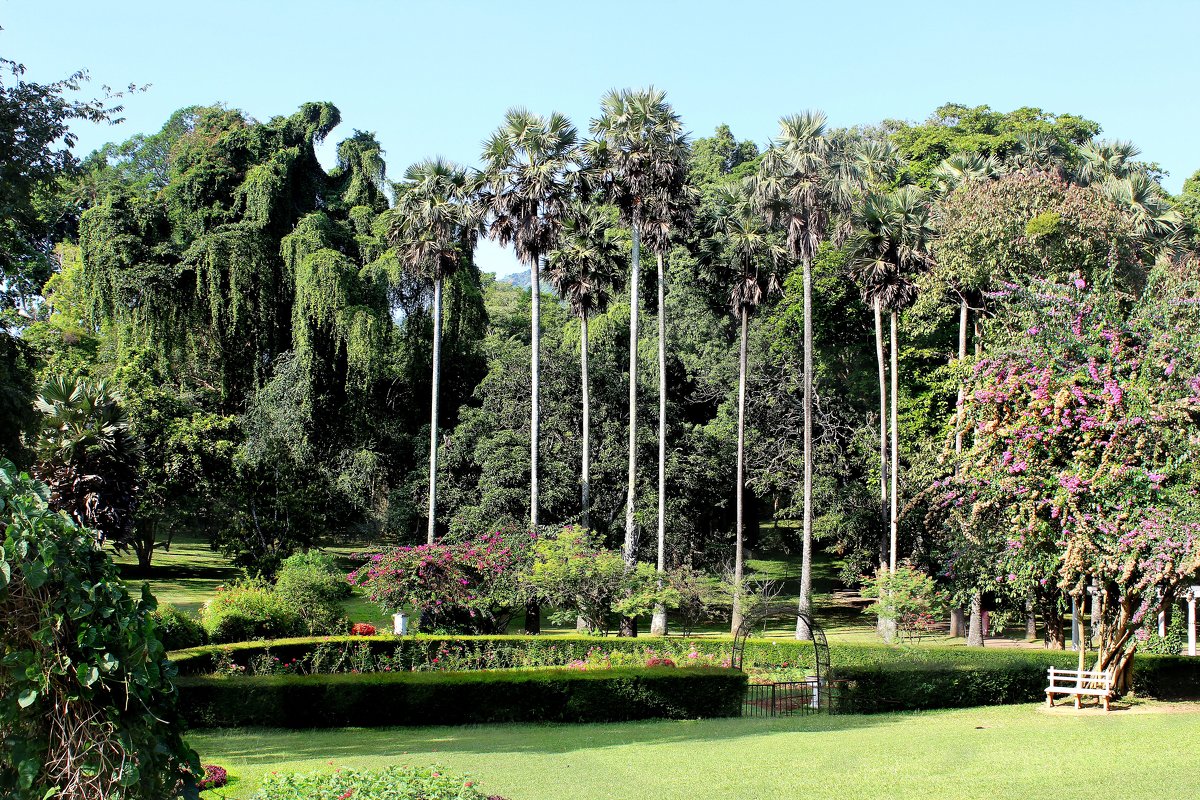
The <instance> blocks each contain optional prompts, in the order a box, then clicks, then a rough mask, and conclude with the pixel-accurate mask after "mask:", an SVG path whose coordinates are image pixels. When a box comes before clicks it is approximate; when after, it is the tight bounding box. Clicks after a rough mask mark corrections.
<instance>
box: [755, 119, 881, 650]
mask: <svg viewBox="0 0 1200 800" xmlns="http://www.w3.org/2000/svg"><path fill="white" fill-rule="evenodd" d="M825 123H826V120H825V115H824V113H822V112H820V111H806V112H804V113H802V114H795V115H792V116H788V117H784V118H783V119H781V120H780V121H779V128H780V134H779V137H778V139H777V140H776V143H775V146H774V147H772V148H771V149H770V150H768V151H767V153H766V155H765V156H764V158H763V161H762V165H761V168H760V170H759V173H758V175H757V176H755V180H754V196H755V200H756V202H757V204H758V205H759V207H760V208H761V209H762V211H763V213H764V215H765V216H766V219H767V221H768V222H769V223H771V224H773V225H779V226H780V227H782V228H783V229H784V231H785V232H786V234H787V249H788V253H789V254H790V255H791V257H792V258H793V259H795V260H797V261H799V262H800V264H801V266H802V268H803V271H804V272H803V286H804V289H803V291H804V522H803V525H804V528H803V542H804V544H803V556H802V561H801V567H800V599H799V610H800V612H801V613H800V614H799V615H797V617H796V638H798V639H808V638H811V636H812V632H811V631H809V630H808V624H807V622H805V620H806V619H808V614H809V613H810V612H811V610H812V518H813V513H812V409H813V398H812V377H813V337H812V260H813V257H814V256H815V255H816V253H817V249H818V248H819V247H820V245H821V242H822V241H823V240H824V239H825V237H826V235H827V233H828V230H829V225H830V220H831V219H832V217H833V216H834V215H835V214H837V213H838V212H840V211H843V210H848V209H849V206H850V202H851V199H852V198H853V196H854V193H855V191H856V190H857V187H858V185H859V184H860V183H861V180H862V178H861V169H860V168H861V162H858V161H857V159H856V158H855V155H854V154H852V153H850V152H848V150H847V148H846V147H844V146H843V145H840V144H839V143H836V142H834V141H833V140H832V139H831V138H830V137H829V136H828V135H827V133H826V125H825Z"/></svg>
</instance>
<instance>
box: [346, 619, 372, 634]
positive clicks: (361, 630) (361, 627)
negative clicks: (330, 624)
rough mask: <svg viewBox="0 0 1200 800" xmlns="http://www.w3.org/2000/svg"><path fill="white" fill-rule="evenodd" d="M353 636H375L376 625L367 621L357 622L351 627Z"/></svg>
mask: <svg viewBox="0 0 1200 800" xmlns="http://www.w3.org/2000/svg"><path fill="white" fill-rule="evenodd" d="M350 635H351V636H374V635H375V626H374V625H371V624H370V623H367V622H356V623H354V625H352V626H351V628H350Z"/></svg>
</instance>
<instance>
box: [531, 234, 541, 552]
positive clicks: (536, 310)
mask: <svg viewBox="0 0 1200 800" xmlns="http://www.w3.org/2000/svg"><path fill="white" fill-rule="evenodd" d="M538 260H539V258H538V256H537V255H534V256H533V258H532V259H531V260H530V262H529V287H530V291H531V292H532V295H531V297H530V310H531V312H532V318H533V319H532V322H531V329H532V340H533V346H532V348H531V350H532V355H531V360H530V370H529V374H530V400H531V403H532V409H531V411H530V414H529V527H530V528H531V529H532V530H536V529H537V524H538V424H539V422H540V420H539V419H538V414H539V411H540V408H539V405H538V390H539V388H540V386H541V383H540V374H539V369H540V366H541V349H542V323H541V296H542V282H541V280H540V276H539V275H538Z"/></svg>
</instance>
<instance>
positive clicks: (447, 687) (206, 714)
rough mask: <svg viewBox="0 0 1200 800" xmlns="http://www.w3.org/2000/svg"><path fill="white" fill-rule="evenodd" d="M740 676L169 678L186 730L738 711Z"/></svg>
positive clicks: (663, 672)
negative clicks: (177, 691) (177, 699)
mask: <svg viewBox="0 0 1200 800" xmlns="http://www.w3.org/2000/svg"><path fill="white" fill-rule="evenodd" d="M746 683H747V677H746V675H745V674H744V673H742V672H738V671H737V670H730V669H719V668H696V669H674V668H671V667H665V668H653V669H646V668H618V669H612V670H597V671H579V672H576V671H571V670H561V669H551V670H519V671H479V672H407V673H372V674H345V673H343V674H337V675H270V676H254V677H245V676H234V677H225V676H204V677H187V678H179V679H177V680H176V682H175V685H176V687H177V688H178V690H179V694H180V701H181V702H180V707H181V708H182V709H185V714H186V717H187V719H188V722H189V723H190V724H191V725H193V726H195V727H243V726H267V727H279V728H328V727H351V726H353V727H378V726H389V725H461V724H467V723H483V722H618V721H625V720H635V719H653V718H666V719H697V718H705V717H730V716H737V715H738V714H740V713H741V707H742V699H743V697H744V695H745V691H746Z"/></svg>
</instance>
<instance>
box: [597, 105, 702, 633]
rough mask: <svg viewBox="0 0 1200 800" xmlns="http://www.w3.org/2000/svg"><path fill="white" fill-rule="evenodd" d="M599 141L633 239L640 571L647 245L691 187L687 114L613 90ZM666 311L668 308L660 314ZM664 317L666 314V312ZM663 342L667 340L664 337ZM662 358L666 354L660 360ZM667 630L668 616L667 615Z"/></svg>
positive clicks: (628, 624)
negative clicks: (652, 227)
mask: <svg viewBox="0 0 1200 800" xmlns="http://www.w3.org/2000/svg"><path fill="white" fill-rule="evenodd" d="M591 131H592V135H593V136H594V137H595V141H594V142H593V143H592V144H591V145H590V147H589V154H590V155H591V157H592V160H593V162H594V164H595V165H596V167H597V168H598V171H599V173H600V175H601V184H602V187H603V188H604V190H605V193H606V194H607V197H608V200H609V201H610V202H612V203H613V205H615V206H616V207H617V209H618V210H619V211H620V213H621V218H622V221H623V222H624V223H625V224H626V225H628V226H629V228H630V231H631V233H632V235H633V245H632V254H631V256H632V257H631V259H630V276H629V470H628V486H627V489H626V505H625V547H624V555H625V564H626V568H627V569H632V568H633V565H634V562H635V561H636V560H637V529H636V520H635V516H634V515H635V512H636V510H637V426H638V421H637V417H638V415H637V374H638V312H639V302H638V290H639V288H640V281H641V274H640V273H641V239H642V237H643V235H644V234H645V233H646V230H645V229H646V226H647V224H648V223H650V222H651V221H653V220H669V219H670V216H669V214H667V213H666V212H665V211H664V208H663V207H664V206H669V205H670V204H671V202H672V200H673V196H674V195H675V194H677V193H678V192H679V191H680V190H681V187H682V186H683V182H684V176H685V175H686V173H687V137H686V135H685V134H684V131H683V125H682V123H680V121H679V116H678V115H677V114H676V113H675V112H674V110H673V109H672V108H671V105H670V104H669V103H668V102H667V97H666V93H665V92H663V91H661V90H659V89H655V88H654V87H650V88H647V89H640V90H632V89H622V90H613V91H610V92H608V93H607V94H606V95H604V97H603V98H601V100H600V116H598V117H597V118H596V119H594V120H592V125H591ZM662 280H663V272H662V259H661V257H660V258H659V286H660V287H661V286H662ZM660 312H661V309H660ZM660 318H661V313H660ZM660 341H661V335H660ZM661 360H662V357H661V356H660V361H661ZM664 374H665V373H664V372H663V369H662V367H661V364H660V371H659V376H660V386H659V393H660V398H661V397H663V396H665V386H664V385H663V383H665V380H664V378H663V376H664ZM659 424H660V428H659V435H660V456H659V458H660V462H662V463H661V464H660V469H659V475H660V478H661V479H662V480H661V482H660V485H659V497H660V513H659V543H660V544H659V552H660V556H659V563H660V566H661V565H662V563H663V555H662V553H663V548H664V547H665V542H666V538H665V529H666V521H665V508H666V507H665V505H663V503H662V499H661V498H662V496H663V492H664V489H665V488H666V487H665V486H664V485H663V483H665V459H666V451H665V449H661V440H662V438H663V437H664V435H665V428H663V427H662V426H663V424H664V423H663V420H661V419H660V421H659ZM661 621H662V622H663V624H664V625H665V616H663V617H662V620H661ZM621 635H623V636H636V635H637V621H636V620H634V619H632V618H622V620H621Z"/></svg>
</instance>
